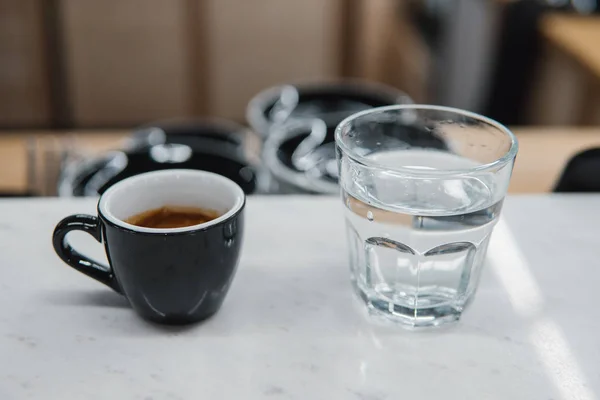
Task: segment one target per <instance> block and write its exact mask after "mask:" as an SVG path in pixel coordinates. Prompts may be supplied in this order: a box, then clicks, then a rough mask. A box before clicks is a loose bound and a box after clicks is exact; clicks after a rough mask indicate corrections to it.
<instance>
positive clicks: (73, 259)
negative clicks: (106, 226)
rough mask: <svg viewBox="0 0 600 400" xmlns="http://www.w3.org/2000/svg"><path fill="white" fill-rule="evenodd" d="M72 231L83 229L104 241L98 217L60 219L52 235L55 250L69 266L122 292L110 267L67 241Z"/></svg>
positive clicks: (73, 216)
mask: <svg viewBox="0 0 600 400" xmlns="http://www.w3.org/2000/svg"><path fill="white" fill-rule="evenodd" d="M71 231H83V232H86V233H89V234H90V235H92V237H93V238H94V239H96V240H97V241H98V242H99V243H102V229H101V227H100V223H99V221H98V218H97V217H94V216H92V215H86V214H77V215H71V216H68V217H66V218H65V219H63V220H62V221H60V222H59V223H58V224H57V225H56V228H54V233H53V235H52V244H53V246H54V251H55V252H56V254H58V256H59V257H60V258H61V260H63V261H64V262H65V263H66V264H67V265H68V266H70V267H72V268H74V269H76V270H77V271H79V272H81V273H82V274H85V275H87V276H89V277H90V278H94V279H95V280H97V281H98V282H102V283H104V284H105V285H106V286H108V287H109V288H111V289H113V290H114V291H115V292H117V293H122V291H121V287H120V286H119V284H118V282H117V279H116V278H115V275H114V273H113V271H112V270H111V268H110V267H108V266H106V265H104V264H99V263H97V262H96V261H94V260H92V259H90V258H88V257H86V256H84V255H83V254H81V253H79V252H78V251H77V250H75V249H74V248H73V247H71V245H70V244H69V242H68V241H67V238H66V236H67V234H68V233H69V232H71Z"/></svg>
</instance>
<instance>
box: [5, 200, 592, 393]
mask: <svg viewBox="0 0 600 400" xmlns="http://www.w3.org/2000/svg"><path fill="white" fill-rule="evenodd" d="M340 207H341V205H340V204H338V200H337V199H333V198H322V197H310V198H309V197H285V198H277V197H270V198H260V197H255V198H251V199H249V202H248V208H247V231H246V241H245V245H244V252H243V256H242V261H241V264H240V268H239V271H238V274H237V277H236V279H235V281H234V284H233V287H232V289H231V292H230V293H229V297H228V298H227V300H226V301H225V304H224V306H223V308H222V309H221V311H220V312H219V313H218V314H217V315H216V316H215V317H214V318H212V319H211V320H209V321H207V322H205V323H203V324H200V325H196V326H193V327H187V328H168V327H158V326H154V325H150V324H148V323H146V322H144V321H142V320H140V319H139V318H138V317H136V315H135V314H134V313H133V312H132V311H131V310H130V309H129V308H128V307H127V305H126V303H125V301H124V300H123V299H122V298H121V297H119V296H118V295H116V294H114V293H112V292H110V291H109V290H108V289H106V288H104V287H103V286H102V285H100V284H98V283H96V282H94V281H92V280H91V279H89V278H87V277H85V276H83V275H81V274H79V273H77V272H75V271H74V270H72V269H70V268H68V267H66V266H65V265H63V264H62V262H61V261H59V259H58V257H56V256H55V255H54V252H53V250H52V248H51V244H50V235H51V232H52V229H53V226H54V224H55V223H56V222H57V221H58V220H59V219H60V218H61V217H63V216H65V215H67V214H70V213H74V212H93V211H94V208H95V203H94V201H92V200H83V201H65V200H4V201H1V202H0V273H1V274H0V305H1V307H2V311H1V312H0V399H1V400H12V399H44V400H48V399H61V400H62V399H142V400H148V399H154V400H157V399H186V400H187V399H298V400H304V399H311V400H313V399H327V400H332V399H350V400H391V399H448V400H451V399H477V400H481V399H511V400H513V399H528V400H531V399H543V400H549V399H554V400H557V399H586V400H588V399H600V335H599V332H600V310H599V309H598V307H597V304H598V303H599V302H600V299H599V297H600V291H599V290H598V288H599V287H600V261H599V259H600V212H599V211H600V197H599V196H561V197H559V196H536V197H513V198H509V199H508V200H507V202H506V204H505V209H504V216H505V218H504V221H502V222H501V223H500V224H499V226H498V228H497V231H496V233H495V236H494V238H493V242H492V245H491V248H490V251H489V260H488V265H487V267H486V270H485V273H484V275H483V278H482V282H481V287H480V290H479V293H478V296H477V298H476V299H475V302H474V304H473V305H472V307H471V309H470V310H469V311H468V312H467V313H466V314H465V315H464V317H463V319H462V321H460V322H459V323H458V324H457V325H455V326H453V327H452V328H449V329H442V330H430V331H419V332H409V331H404V330H398V329H390V328H382V327H376V326H372V325H370V324H369V323H368V322H367V321H366V319H365V318H364V316H363V315H362V314H361V313H360V312H359V311H358V310H357V308H356V306H355V303H353V301H352V298H351V290H350V285H349V283H348V271H347V265H346V253H345V242H344V232H343V224H342V213H341V208H340ZM74 239H76V240H77V242H78V243H79V244H80V245H81V246H83V247H87V248H90V249H92V250H93V251H94V253H95V254H101V248H100V246H99V245H98V244H95V243H93V240H92V239H91V238H89V237H87V236H84V235H83V234H81V235H80V236H78V237H75V238H74Z"/></svg>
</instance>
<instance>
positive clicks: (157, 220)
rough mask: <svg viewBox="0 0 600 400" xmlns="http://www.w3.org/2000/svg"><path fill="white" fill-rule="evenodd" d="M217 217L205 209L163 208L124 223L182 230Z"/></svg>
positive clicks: (135, 216)
mask: <svg viewBox="0 0 600 400" xmlns="http://www.w3.org/2000/svg"><path fill="white" fill-rule="evenodd" d="M219 216H220V214H219V213H218V212H217V211H214V210H210V209H205V208H199V207H179V206H163V207H160V208H155V209H152V210H147V211H144V212H142V213H139V214H137V215H134V216H133V217H129V218H127V219H126V220H125V222H127V223H128V224H131V225H135V226H140V227H144V228H158V229H165V228H183V227H185V226H192V225H198V224H203V223H205V222H208V221H212V220H213V219H215V218H218V217H219Z"/></svg>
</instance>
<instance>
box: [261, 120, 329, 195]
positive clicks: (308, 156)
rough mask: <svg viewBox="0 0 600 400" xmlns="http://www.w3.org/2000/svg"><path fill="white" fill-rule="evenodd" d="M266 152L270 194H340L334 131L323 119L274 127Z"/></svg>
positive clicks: (293, 121)
mask: <svg viewBox="0 0 600 400" xmlns="http://www.w3.org/2000/svg"><path fill="white" fill-rule="evenodd" d="M273 129H277V132H274V133H272V134H270V135H269V137H268V138H267V141H266V142H265V145H264V148H263V162H264V164H265V167H266V170H267V172H268V173H269V174H270V178H271V179H270V180H269V188H268V190H267V191H268V192H271V193H281V194H293V193H307V194H336V193H338V190H339V189H338V185H337V179H338V172H337V164H336V159H335V143H334V141H333V140H334V137H333V134H334V130H335V126H333V127H332V126H327V125H326V124H325V122H324V121H323V120H321V119H312V120H309V119H299V120H290V121H289V122H287V123H284V124H282V125H279V126H277V127H273Z"/></svg>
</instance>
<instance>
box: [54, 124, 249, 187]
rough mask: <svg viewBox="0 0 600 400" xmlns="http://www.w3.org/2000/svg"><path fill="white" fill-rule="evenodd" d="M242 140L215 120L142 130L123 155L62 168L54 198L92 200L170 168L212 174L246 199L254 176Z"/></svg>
mask: <svg viewBox="0 0 600 400" xmlns="http://www.w3.org/2000/svg"><path fill="white" fill-rule="evenodd" d="M245 134H246V132H245V128H244V127H242V126H240V125H238V124H235V123H233V122H230V121H221V120H216V121H215V120H192V121H184V122H181V121H175V122H164V123H157V124H152V125H148V126H144V127H142V128H140V129H138V130H137V131H135V132H134V134H133V135H132V138H131V140H130V143H129V144H128V145H127V146H126V148H125V149H124V150H122V151H113V152H110V153H107V154H104V155H102V156H100V157H96V158H93V159H90V160H85V161H83V162H80V163H74V164H71V165H67V167H66V168H65V170H64V172H63V174H62V177H61V179H60V182H59V195H61V196H98V195H100V194H102V193H104V191H105V190H106V189H108V188H109V187H110V186H111V185H113V184H115V183H116V182H119V181H121V180H123V179H125V178H128V177H131V176H134V175H137V174H141V173H144V172H149V171H156V170H162V169H171V168H182V169H199V170H204V171H210V172H214V173H217V174H219V175H223V176H225V177H227V178H229V179H231V180H233V181H234V182H236V183H237V184H238V185H240V187H241V188H242V189H243V190H244V192H245V193H247V194H250V193H253V192H254V191H255V190H256V172H255V167H254V166H253V165H252V163H251V162H250V161H249V159H248V157H247V156H246V153H245V148H244V144H245V143H244V142H245V138H246V136H245Z"/></svg>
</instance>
